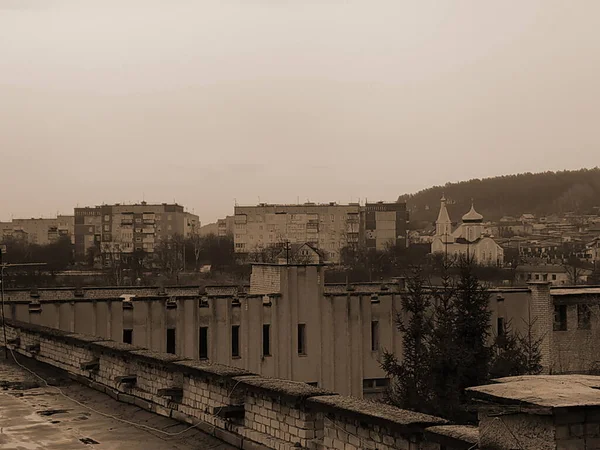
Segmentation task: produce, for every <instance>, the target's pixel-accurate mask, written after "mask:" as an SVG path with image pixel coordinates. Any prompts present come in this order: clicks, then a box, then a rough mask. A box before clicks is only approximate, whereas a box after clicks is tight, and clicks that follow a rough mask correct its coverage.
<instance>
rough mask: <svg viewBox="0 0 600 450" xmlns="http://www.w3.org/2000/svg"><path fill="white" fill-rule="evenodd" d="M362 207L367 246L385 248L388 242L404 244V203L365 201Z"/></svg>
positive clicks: (405, 221) (405, 213)
mask: <svg viewBox="0 0 600 450" xmlns="http://www.w3.org/2000/svg"><path fill="white" fill-rule="evenodd" d="M364 209H365V212H364V217H365V218H364V225H365V244H366V247H367V248H374V249H377V250H385V249H386V247H387V246H388V245H390V244H391V245H400V246H403V247H405V246H406V225H407V222H408V213H407V212H406V203H398V202H395V203H384V202H377V203H367V204H366V205H365V208H364Z"/></svg>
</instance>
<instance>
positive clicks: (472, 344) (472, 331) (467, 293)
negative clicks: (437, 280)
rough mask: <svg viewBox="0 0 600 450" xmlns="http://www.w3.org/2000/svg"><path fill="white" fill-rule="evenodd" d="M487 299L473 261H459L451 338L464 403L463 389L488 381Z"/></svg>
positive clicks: (485, 289) (486, 291)
mask: <svg viewBox="0 0 600 450" xmlns="http://www.w3.org/2000/svg"><path fill="white" fill-rule="evenodd" d="M489 298H490V294H489V291H488V290H487V288H486V287H485V286H483V285H482V284H481V283H480V282H479V280H478V278H477V276H476V275H475V273H474V264H473V261H472V260H471V259H470V258H468V257H466V258H464V257H463V258H460V260H459V278H458V282H457V284H456V288H455V294H454V304H455V308H456V311H455V314H456V322H455V329H454V339H455V345H456V351H457V354H456V356H457V357H458V359H459V361H460V367H459V383H458V387H459V389H460V395H461V398H462V400H463V401H464V400H466V398H465V393H464V390H465V389H466V388H468V387H471V386H479V385H481V384H483V383H485V382H486V381H487V380H488V369H489V363H490V359H491V350H490V348H489V347H488V345H487V341H488V338H489V336H490V330H489V328H490V314H491V313H490V310H489V308H488V304H489Z"/></svg>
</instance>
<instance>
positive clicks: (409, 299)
mask: <svg viewBox="0 0 600 450" xmlns="http://www.w3.org/2000/svg"><path fill="white" fill-rule="evenodd" d="M430 308H431V296H430V294H429V293H428V292H426V290H425V283H424V280H423V278H422V276H421V270H420V269H415V270H414V271H413V275H412V277H411V278H409V279H408V282H407V291H406V293H405V294H404V295H403V296H402V311H403V313H405V314H406V315H407V319H406V321H405V320H404V318H403V314H402V313H397V316H396V320H395V322H396V326H397V328H398V330H399V331H400V332H402V334H403V335H402V343H403V355H402V361H399V360H398V359H397V358H396V356H395V355H394V354H392V353H389V352H385V353H384V356H383V363H382V367H383V369H384V370H385V371H386V373H388V374H389V375H391V376H392V377H393V380H394V382H393V386H392V390H391V391H390V396H391V399H392V401H393V402H394V403H396V404H398V405H400V406H401V407H402V408H405V409H410V410H422V409H423V408H425V409H427V408H428V406H427V405H429V404H430V402H431V388H430V385H429V379H430V376H429V374H430V367H429V361H430V349H429V340H430V337H431V316H430V314H431V311H430Z"/></svg>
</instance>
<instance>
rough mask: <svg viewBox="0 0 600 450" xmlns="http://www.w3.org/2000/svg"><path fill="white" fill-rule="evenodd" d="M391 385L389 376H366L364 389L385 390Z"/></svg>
mask: <svg viewBox="0 0 600 450" xmlns="http://www.w3.org/2000/svg"><path fill="white" fill-rule="evenodd" d="M389 385H390V380H389V379H388V378H366V379H364V380H363V391H371V392H372V391H384V390H385V389H386V388H387V387H388V386H389Z"/></svg>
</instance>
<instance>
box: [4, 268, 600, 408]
mask: <svg viewBox="0 0 600 450" xmlns="http://www.w3.org/2000/svg"><path fill="white" fill-rule="evenodd" d="M325 269H326V267H325V266H323V265H318V264H315V265H275V264H256V265H254V266H253V271H252V277H251V283H250V286H245V287H239V286H213V287H208V288H206V289H205V290H202V291H201V290H200V289H199V288H198V287H172V288H147V287H122V288H90V289H66V288H65V289H40V290H33V291H23V290H21V291H19V290H7V291H6V306H5V313H6V316H7V317H9V318H14V319H17V320H21V321H25V322H32V323H36V324H41V325H45V326H49V327H52V328H58V329H61V330H65V331H72V332H77V333H87V334H93V335H97V336H101V337H106V338H110V339H113V340H118V341H122V342H126V343H132V344H133V345H137V346H141V347H146V348H149V349H152V350H156V351H163V352H164V351H167V352H170V353H176V354H178V355H182V356H186V357H190V358H199V359H202V360H207V361H210V362H215V363H221V364H226V365H230V366H234V367H238V368H242V369H245V370H249V371H252V372H254V373H258V374H261V375H264V376H270V377H276V378H285V379H291V380H296V381H303V382H307V383H310V384H313V385H317V386H319V387H321V388H325V389H329V390H332V391H335V392H339V393H342V394H345V395H353V396H357V397H362V396H377V395H380V393H381V392H382V391H384V390H385V388H386V386H387V383H388V380H387V379H386V375H385V373H384V372H383V370H382V369H381V367H380V361H381V356H382V353H383V351H384V350H387V351H391V352H393V353H395V354H396V355H401V354H402V336H401V333H400V332H398V331H397V328H396V325H395V323H394V317H395V312H397V311H401V310H402V308H401V298H402V292H403V286H402V284H401V282H400V283H392V284H379V283H365V284H355V285H345V284H334V285H325V284H324V281H323V280H324V270H325ZM489 308H490V310H491V327H492V334H493V335H495V334H497V333H498V330H503V329H504V327H505V325H506V324H507V323H509V322H510V323H511V325H512V328H513V329H515V330H520V331H526V330H525V322H526V321H531V322H535V329H534V333H537V335H539V336H541V337H543V345H542V350H543V361H542V363H543V366H544V368H545V372H546V373H572V372H578V373H589V372H594V371H597V370H598V369H599V365H600V357H599V356H598V353H597V347H598V345H599V344H600V321H599V320H598V318H599V317H600V314H599V312H600V288H593V287H590V288H585V287H576V288H567V287H561V288H560V289H551V288H550V285H549V283H547V282H538V283H532V284H530V285H529V286H528V287H526V288H518V289H502V290H492V291H491V297H490V305H489Z"/></svg>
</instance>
